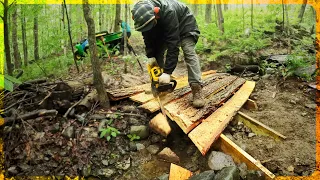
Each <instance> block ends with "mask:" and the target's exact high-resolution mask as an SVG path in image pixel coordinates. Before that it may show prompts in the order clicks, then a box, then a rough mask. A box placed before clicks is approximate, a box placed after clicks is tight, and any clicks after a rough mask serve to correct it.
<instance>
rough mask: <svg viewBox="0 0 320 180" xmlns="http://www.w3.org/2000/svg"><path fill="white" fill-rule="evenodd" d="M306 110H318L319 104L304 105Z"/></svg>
mask: <svg viewBox="0 0 320 180" xmlns="http://www.w3.org/2000/svg"><path fill="white" fill-rule="evenodd" d="M304 106H305V107H306V108H309V109H312V110H316V109H317V104H315V103H314V104H305V105H304Z"/></svg>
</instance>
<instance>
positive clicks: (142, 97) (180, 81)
mask: <svg viewBox="0 0 320 180" xmlns="http://www.w3.org/2000/svg"><path fill="white" fill-rule="evenodd" d="M215 73H216V71H213V70H210V71H206V72H203V73H202V77H201V78H202V79H203V80H205V79H208V78H210V77H212V75H213V74H215ZM176 81H177V86H176V89H180V88H182V87H184V86H187V85H188V77H186V76H184V77H180V78H176ZM152 99H154V97H153V95H152V93H147V92H142V93H139V94H137V95H133V96H131V97H130V100H132V101H134V102H137V103H141V104H143V103H146V102H148V101H150V100H152Z"/></svg>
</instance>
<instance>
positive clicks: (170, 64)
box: [162, 10, 180, 74]
mask: <svg viewBox="0 0 320 180" xmlns="http://www.w3.org/2000/svg"><path fill="white" fill-rule="evenodd" d="M162 21H163V22H165V23H166V26H164V37H165V41H166V44H167V48H168V50H167V56H166V62H165V66H164V73H167V74H172V72H173V71H174V69H175V68H176V66H177V63H178V56H179V42H180V31H179V20H178V16H177V14H176V12H175V11H173V10H169V11H168V12H167V13H166V15H165V16H164V17H163V19H162Z"/></svg>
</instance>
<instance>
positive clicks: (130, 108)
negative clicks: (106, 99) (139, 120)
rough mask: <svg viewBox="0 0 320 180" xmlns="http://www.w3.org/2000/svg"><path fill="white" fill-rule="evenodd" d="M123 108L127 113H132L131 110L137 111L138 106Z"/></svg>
mask: <svg viewBox="0 0 320 180" xmlns="http://www.w3.org/2000/svg"><path fill="white" fill-rule="evenodd" d="M121 110H122V111H123V112H125V113H131V112H136V111H137V107H136V106H122V108H121Z"/></svg>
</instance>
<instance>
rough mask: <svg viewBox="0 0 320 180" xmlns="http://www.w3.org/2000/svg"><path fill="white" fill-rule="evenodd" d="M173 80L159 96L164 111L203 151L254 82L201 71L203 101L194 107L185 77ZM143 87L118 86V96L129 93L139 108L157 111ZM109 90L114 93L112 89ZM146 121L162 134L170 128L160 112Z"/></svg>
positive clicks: (232, 114)
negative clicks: (170, 88)
mask: <svg viewBox="0 0 320 180" xmlns="http://www.w3.org/2000/svg"><path fill="white" fill-rule="evenodd" d="M176 80H177V83H178V85H177V88H176V89H175V90H174V91H173V92H172V93H170V94H167V95H165V96H163V97H161V103H162V104H163V106H164V110H165V113H166V115H167V116H168V117H169V118H170V119H171V120H173V121H175V122H176V123H177V124H178V125H179V126H180V128H181V129H182V130H183V131H184V133H186V134H188V136H189V138H190V139H191V140H192V141H193V143H194V144H195V145H196V146H197V148H198V149H199V150H200V152H201V153H202V154H203V155H205V154H206V152H207V151H208V150H209V149H210V147H211V145H212V144H213V142H214V141H215V140H217V139H218V137H219V136H220V134H221V133H222V131H223V130H224V129H225V128H226V126H227V125H228V123H229V121H231V119H232V118H233V116H235V115H236V114H237V111H238V110H239V109H240V108H241V107H242V106H243V105H244V104H245V103H246V101H247V100H248V98H249V96H250V94H251V92H252V91H253V89H254V86H255V83H254V82H252V81H246V80H245V79H243V78H240V77H237V76H232V75H230V74H226V73H216V72H215V71H209V72H204V73H203V74H202V80H203V82H204V83H203V96H204V97H205V100H206V105H205V106H204V107H203V108H200V109H196V108H193V107H192V106H191V104H190V100H191V99H192V93H191V88H190V87H189V86H188V80H187V78H186V77H185V78H178V79H176ZM145 87H147V86H146V85H142V86H137V87H132V88H131V89H122V90H121V96H122V97H128V96H130V99H131V100H133V101H135V102H138V103H140V104H141V105H140V106H139V108H142V109H144V110H145V111H147V112H149V113H154V112H156V111H159V110H160V106H159V103H158V101H157V100H156V99H154V98H153V96H152V95H150V94H148V93H146V91H147V90H146V89H145V91H143V88H145ZM149 87H150V85H149ZM135 88H136V89H137V90H136V92H135V93H132V91H131V90H132V89H135ZM127 90H128V91H127ZM118 92H120V90H118ZM124 92H127V93H124ZM109 93H113V94H115V93H114V92H109ZM118 97H120V96H118ZM149 125H150V127H151V128H152V129H153V130H155V131H156V132H158V133H159V134H161V135H163V136H167V135H168V134H169V133H170V132H171V128H170V126H169V123H168V122H167V120H166V119H165V118H164V116H162V114H158V115H156V116H155V117H154V118H153V119H152V120H151V121H150V123H149Z"/></svg>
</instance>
